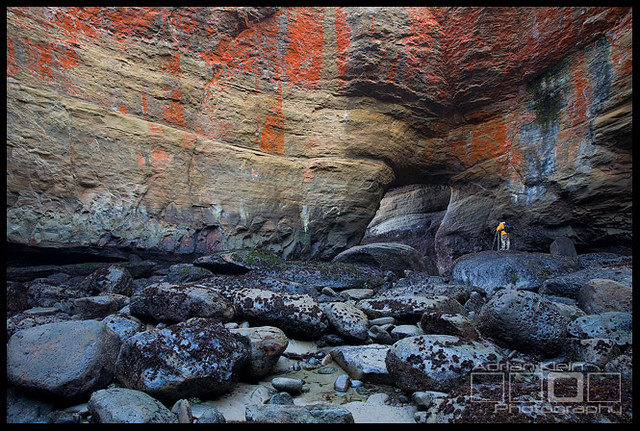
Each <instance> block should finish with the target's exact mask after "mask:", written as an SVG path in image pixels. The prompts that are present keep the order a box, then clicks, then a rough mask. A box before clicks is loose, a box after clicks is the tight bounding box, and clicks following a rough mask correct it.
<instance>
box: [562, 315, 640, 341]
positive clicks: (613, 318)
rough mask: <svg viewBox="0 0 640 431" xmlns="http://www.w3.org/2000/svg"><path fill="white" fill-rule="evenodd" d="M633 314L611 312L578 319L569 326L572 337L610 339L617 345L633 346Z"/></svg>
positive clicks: (568, 329)
mask: <svg viewBox="0 0 640 431" xmlns="http://www.w3.org/2000/svg"><path fill="white" fill-rule="evenodd" d="M632 326H633V318H632V315H631V313H624V312H620V311H609V312H605V313H601V314H589V315H587V316H582V317H578V318H577V319H575V320H573V321H572V322H571V323H569V325H568V326H567V331H568V333H569V334H570V335H572V336H574V337H578V338H608V339H610V340H613V341H614V342H615V343H616V344H618V345H621V346H625V345H631V344H632V341H633V329H632Z"/></svg>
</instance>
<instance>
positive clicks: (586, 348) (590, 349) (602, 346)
mask: <svg viewBox="0 0 640 431" xmlns="http://www.w3.org/2000/svg"><path fill="white" fill-rule="evenodd" d="M562 352H563V354H564V356H565V357H566V358H567V360H568V361H571V362H587V363H589V364H594V365H596V366H598V367H600V369H604V367H605V365H607V363H608V362H610V361H611V360H612V359H614V358H616V357H617V356H619V355H620V349H619V348H618V345H617V344H616V342H615V341H613V340H611V339H608V338H584V339H577V338H568V339H567V342H566V343H565V345H564V346H563V348H562Z"/></svg>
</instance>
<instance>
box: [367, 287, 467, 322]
mask: <svg viewBox="0 0 640 431" xmlns="http://www.w3.org/2000/svg"><path fill="white" fill-rule="evenodd" d="M356 307H358V308H359V309H361V310H362V311H364V312H365V314H367V316H369V318H372V319H375V318H377V317H384V316H390V317H393V318H396V319H400V320H409V321H418V320H420V317H421V316H422V314H423V313H425V312H428V311H434V312H435V311H439V312H442V313H460V314H465V313H466V312H465V310H464V307H463V306H462V305H461V304H460V303H459V302H458V301H456V300H455V299H451V298H450V297H448V296H444V295H436V296H424V295H406V294H405V295H397V294H396V292H395V289H390V290H388V291H385V292H383V293H382V294H380V295H378V296H375V297H373V298H369V299H363V300H361V301H358V302H357V303H356Z"/></svg>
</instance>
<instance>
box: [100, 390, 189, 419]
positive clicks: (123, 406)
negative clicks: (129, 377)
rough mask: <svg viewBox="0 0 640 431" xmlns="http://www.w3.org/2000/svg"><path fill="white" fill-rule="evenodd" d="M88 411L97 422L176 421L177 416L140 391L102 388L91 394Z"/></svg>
mask: <svg viewBox="0 0 640 431" xmlns="http://www.w3.org/2000/svg"><path fill="white" fill-rule="evenodd" d="M89 411H90V412H91V415H92V416H93V420H94V421H95V422H97V423H120V424H128V423H156V424H161V423H177V422H178V418H177V417H176V415H174V414H173V413H172V412H171V411H170V410H169V409H168V408H166V407H165V406H164V405H163V404H162V403H161V402H160V401H158V400H156V399H154V398H153V397H152V396H150V395H149V394H146V393H144V392H142V391H137V390H134V389H127V388H111V389H102V390H99V391H96V392H94V393H93V394H91V398H90V399H89Z"/></svg>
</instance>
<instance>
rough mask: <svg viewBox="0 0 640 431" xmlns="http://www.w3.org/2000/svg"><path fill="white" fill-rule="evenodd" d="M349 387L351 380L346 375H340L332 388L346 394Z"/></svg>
mask: <svg viewBox="0 0 640 431" xmlns="http://www.w3.org/2000/svg"><path fill="white" fill-rule="evenodd" d="M350 385H351V379H350V378H349V376H348V375H347V374H341V375H339V376H338V377H337V378H336V381H335V383H334V384H333V388H334V389H335V390H336V391H338V392H347V390H348V389H349V386H350Z"/></svg>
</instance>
